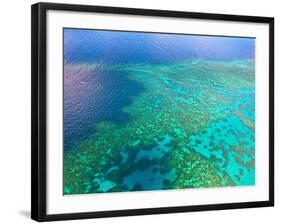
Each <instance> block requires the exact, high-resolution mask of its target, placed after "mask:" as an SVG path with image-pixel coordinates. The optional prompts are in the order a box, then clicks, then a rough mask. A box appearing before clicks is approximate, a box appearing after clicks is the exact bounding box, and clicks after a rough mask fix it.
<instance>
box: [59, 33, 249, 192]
mask: <svg viewBox="0 0 281 224" xmlns="http://www.w3.org/2000/svg"><path fill="white" fill-rule="evenodd" d="M82 33H83V32H82ZM65 34H66V33H65ZM81 35H82V34H81V33H79V34H77V36H76V34H75V32H70V33H69V34H66V35H65V36H66V40H65V54H66V57H65V58H66V59H65V65H64V70H65V72H64V79H65V80H64V83H65V88H64V89H65V90H64V111H65V112H64V139H65V142H64V193H65V194H82V193H101V192H124V191H141V190H167V189H182V188H204V187H225V186H248V185H254V184H255V101H254V100H255V80H254V75H255V63H254V59H253V55H254V53H253V46H254V40H250V39H247V38H246V39H243V38H238V39H235V38H232V39H231V40H230V39H227V38H226V39H220V38H219V39H216V38H218V37H213V39H212V38H207V39H204V38H203V37H200V38H198V39H196V37H194V36H193V37H192V38H189V39H188V38H187V39H184V36H183V37H180V38H179V39H178V42H179V43H182V46H181V47H180V46H179V44H178V43H177V44H175V43H174V41H175V38H174V37H173V38H171V37H170V36H162V37H161V38H159V37H157V38H153V35H152V34H151V35H152V36H151V35H150V36H145V34H143V35H141V36H138V37H137V38H133V37H131V36H130V35H133V33H131V34H130V35H129V34H126V35H125V34H124V35H125V36H124V35H121V36H120V35H116V36H115V35H111V36H108V38H105V36H106V34H105V33H103V34H102V35H101V36H102V37H103V38H105V39H104V40H102V39H100V38H99V35H100V34H97V33H94V34H93V35H92V34H91V32H87V35H85V33H84V35H82V36H81ZM128 35H129V36H128ZM77 37H80V38H81V39H80V40H79V41H78V40H77V39H76V38H77ZM120 38H121V39H120ZM148 39H149V41H148ZM94 40H95V41H94ZM118 40H119V45H120V46H119V45H116V43H117V42H118ZM136 40H137V41H136ZM152 40H153V41H152ZM156 40H157V41H156ZM160 40H161V41H160ZM151 41H152V42H153V44H151ZM109 42H110V44H109V45H110V46H111V47H110V48H108V47H102V46H104V44H106V43H109ZM115 42H116V43H115ZM191 43H193V45H192V47H190V44H191ZM219 43H221V45H219ZM139 44H143V45H142V48H145V50H141V49H142V48H141V47H140V46H139ZM85 46H87V49H85ZM125 46H130V47H131V48H129V49H127V50H130V49H135V50H139V51H135V52H134V53H130V54H125V53H124V52H123V53H120V48H123V47H124V48H125ZM144 46H145V47H144ZM221 46H227V47H226V48H224V50H223V51H222V49H221ZM184 47H186V48H184ZM239 47H241V48H243V51H241V52H239V51H236V50H233V49H236V48H238V49H239ZM174 48H176V49H174ZM181 48H184V49H185V50H184V52H181V51H180V49H181ZM187 48H188V49H189V51H186V49H187ZM83 49H84V50H83ZM90 49H92V50H96V52H94V53H91V52H90V51H89V50H90ZM157 50H158V51H159V54H158V55H157V54H156V53H157ZM98 52H99V53H98ZM105 52H107V53H105ZM112 52H113V53H112ZM115 52H117V53H116V54H114V53H115ZM160 52H162V53H160ZM179 52H181V53H179ZM75 53H77V54H75ZM177 53H179V54H177ZM111 54H112V55H111ZM108 55H111V56H108ZM128 55H130V57H133V56H132V55H136V56H135V57H133V58H134V59H133V60H129V59H130V57H129V56H128ZM223 55H225V57H223ZM78 56H79V57H78ZM156 56H157V57H156ZM102 60H104V61H102ZM101 61H102V62H101Z"/></svg>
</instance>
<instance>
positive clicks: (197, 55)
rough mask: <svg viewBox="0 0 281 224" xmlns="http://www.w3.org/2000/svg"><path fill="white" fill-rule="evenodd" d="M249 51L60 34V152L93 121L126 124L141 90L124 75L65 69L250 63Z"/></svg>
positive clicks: (128, 36) (216, 42) (242, 46)
mask: <svg viewBox="0 0 281 224" xmlns="http://www.w3.org/2000/svg"><path fill="white" fill-rule="evenodd" d="M254 49H255V39H253V38H233V37H217V36H214V37H211V36H195V35H174V34H155V33H140V32H116V31H114V32H113V31H95V30H82V29H64V64H65V72H64V83H65V84H64V149H65V150H69V149H70V148H71V147H72V146H73V144H74V143H75V142H77V141H79V140H81V139H83V138H86V137H88V135H90V134H93V133H94V132H95V125H96V124H97V123H98V122H101V121H111V122H114V123H116V124H122V123H125V122H127V121H129V119H130V116H129V114H127V113H125V112H123V111H122V109H123V108H124V107H126V106H128V105H130V104H131V102H132V96H137V95H138V94H140V93H141V92H142V91H144V89H143V86H142V85H141V84H139V83H138V82H136V81H133V80H130V79H128V78H127V74H125V73H124V72H116V71H115V72H112V71H106V70H104V71H102V70H100V69H91V70H90V71H88V72H85V71H82V70H83V69H82V70H79V69H78V70H75V69H72V71H69V69H67V67H68V66H71V65H77V64H78V65H98V66H97V67H99V66H102V67H103V68H107V67H108V66H110V65H112V64H114V65H115V64H117V65H118V64H126V63H145V64H158V63H177V62H181V61H185V60H188V59H201V60H202V59H206V60H232V59H236V60H237V59H251V58H253V57H254V54H255V50H254ZM70 70H71V69H70ZM77 76H79V79H77V80H75V78H74V77H77Z"/></svg>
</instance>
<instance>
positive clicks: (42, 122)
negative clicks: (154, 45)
mask: <svg viewBox="0 0 281 224" xmlns="http://www.w3.org/2000/svg"><path fill="white" fill-rule="evenodd" d="M48 10H64V11H75V12H100V13H111V14H124V15H142V16H158V17H159V16H161V17H175V18H193V19H205V20H222V21H235V22H254V23H264V24H269V73H268V74H269V160H270V162H269V192H268V194H269V200H267V201H255V202H243V203H226V204H211V205H210V204H208V205H196V206H177V207H160V208H145V209H129V210H114V211H101V212H83V213H69V214H52V215H48V214H46V203H47V201H46V191H47V189H46V186H47V185H46V144H47V138H46V117H47V112H46V111H47V106H46V96H47V94H46V35H47V33H46V12H47V11H48ZM31 15H32V17H31V27H32V30H31V37H32V38H31V41H32V46H31V59H32V60H31V61H32V64H31V73H32V80H31V81H32V83H31V85H32V87H31V93H32V94H31V95H32V100H31V101H32V105H31V111H32V114H31V118H32V119H31V120H32V123H31V126H32V141H31V143H32V153H31V154H32V155H31V161H32V164H31V177H32V178H31V179H32V180H31V218H32V219H34V220H36V221H54V220H70V219H86V218H101V217H115V216H132V215H146V214H160V213H177V212H192V211H205V210H222V209H237V208H253V207H267V206H274V18H271V17H256V16H240V15H224V14H210V13H194V12H183V11H164V10H151V9H136V8H119V7H103V6H89V5H73V4H55V3H37V4H34V5H32V13H31Z"/></svg>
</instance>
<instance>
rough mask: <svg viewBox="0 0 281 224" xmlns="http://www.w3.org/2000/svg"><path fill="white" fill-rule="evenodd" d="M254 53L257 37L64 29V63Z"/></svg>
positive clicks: (170, 60)
mask: <svg viewBox="0 0 281 224" xmlns="http://www.w3.org/2000/svg"><path fill="white" fill-rule="evenodd" d="M254 55H255V39H254V38H237V37H219V36H199V35H198V36H197V35H196V36H195V35H175V34H156V33H140V32H117V31H114V32H113V31H95V30H82V29H64V60H65V63H100V64H114V63H117V64H118V63H122V64H124V63H175V62H179V61H183V60H187V59H209V60H232V59H236V60H237V59H252V58H254Z"/></svg>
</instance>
